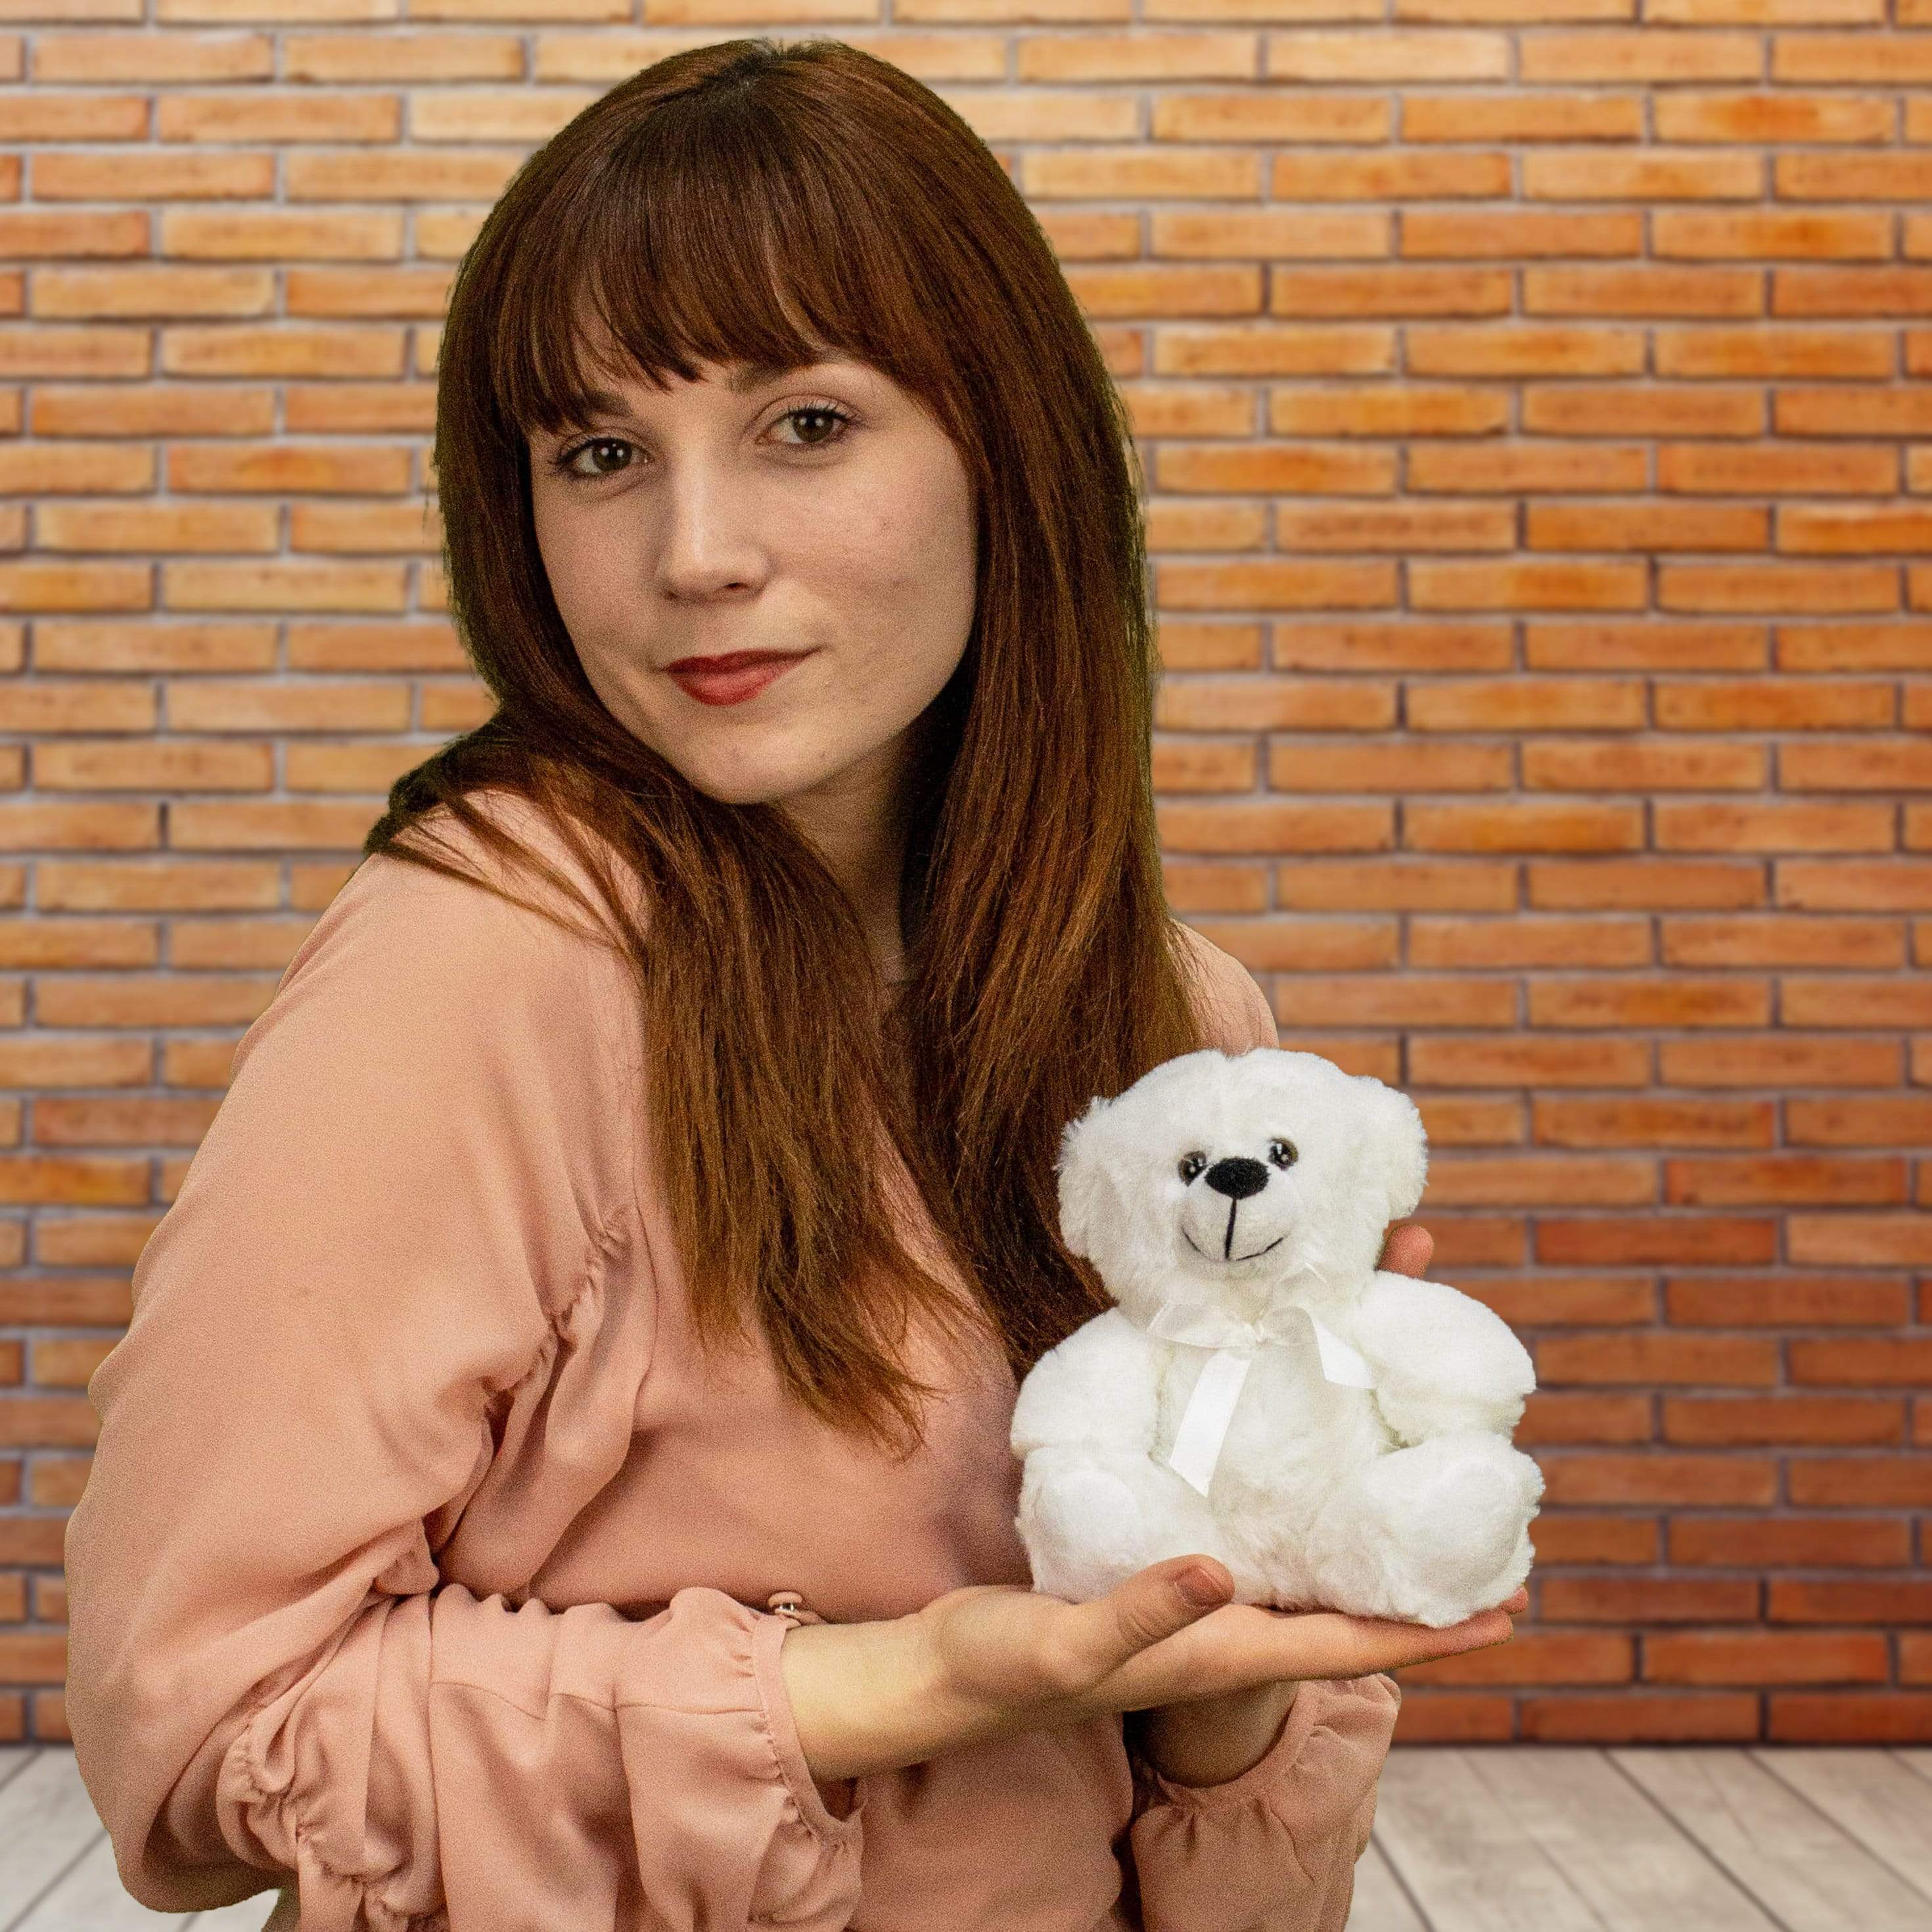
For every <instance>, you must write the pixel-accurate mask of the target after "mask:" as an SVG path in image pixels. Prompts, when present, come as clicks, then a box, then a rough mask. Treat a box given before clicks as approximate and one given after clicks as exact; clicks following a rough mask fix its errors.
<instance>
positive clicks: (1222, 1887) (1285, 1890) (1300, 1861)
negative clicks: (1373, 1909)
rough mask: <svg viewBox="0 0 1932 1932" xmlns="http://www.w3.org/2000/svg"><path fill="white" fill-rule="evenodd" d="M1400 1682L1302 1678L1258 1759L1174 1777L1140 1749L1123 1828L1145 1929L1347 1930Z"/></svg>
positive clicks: (1377, 1676)
mask: <svg viewBox="0 0 1932 1932" xmlns="http://www.w3.org/2000/svg"><path fill="white" fill-rule="evenodd" d="M1401 1703H1402V1691H1401V1690H1400V1687H1399V1686H1398V1685H1397V1683H1396V1681H1395V1679H1394V1678H1393V1677H1391V1676H1389V1675H1388V1673H1386V1672H1382V1671H1378V1672H1376V1673H1374V1674H1373V1675H1372V1676H1367V1677H1340V1678H1322V1677H1311V1678H1309V1679H1306V1680H1305V1681H1304V1682H1303V1683H1302V1684H1301V1686H1300V1688H1298V1690H1297V1691H1296V1692H1295V1702H1294V1703H1292V1705H1291V1706H1289V1713H1288V1717H1287V1720H1286V1722H1285V1723H1284V1724H1283V1726H1282V1731H1281V1736H1280V1737H1279V1738H1277V1739H1276V1740H1275V1742H1274V1746H1273V1748H1271V1750H1270V1751H1269V1752H1268V1755H1267V1756H1266V1757H1264V1758H1263V1759H1262V1760H1261V1762H1260V1763H1259V1764H1257V1765H1255V1766H1253V1767H1252V1768H1251V1769H1249V1770H1247V1771H1245V1772H1243V1773H1242V1774H1241V1776H1240V1777H1239V1778H1230V1779H1229V1781H1228V1782H1227V1783H1226V1784H1208V1785H1186V1784H1173V1783H1172V1782H1171V1781H1169V1780H1168V1779H1166V1778H1163V1777H1162V1776H1161V1775H1160V1773H1159V1772H1157V1771H1156V1770H1154V1768H1153V1767H1152V1766H1151V1765H1149V1764H1148V1763H1147V1761H1146V1760H1145V1759H1144V1758H1142V1757H1140V1756H1139V1754H1138V1753H1132V1754H1130V1761H1131V1763H1132V1764H1133V1772H1134V1786H1135V1817H1134V1820H1133V1824H1132V1825H1131V1826H1130V1828H1129V1831H1128V1842H1129V1844H1130V1848H1131V1849H1132V1851H1133V1863H1134V1871H1135V1874H1136V1879H1137V1881H1138V1883H1139V1892H1140V1909H1141V1920H1142V1924H1143V1926H1144V1927H1145V1932H1343V1928H1344V1927H1346V1925H1347V1924H1348V1922H1349V1906H1350V1904H1351V1903H1352V1900H1353V1899H1354V1897H1355V1861H1356V1860H1357V1859H1358V1858H1360V1857H1361V1855H1362V1854H1363V1852H1364V1851H1366V1850H1367V1849H1368V1843H1369V1834H1370V1831H1371V1829H1373V1826H1374V1823H1375V1817H1376V1789H1377V1786H1378V1783H1379V1780H1380V1778H1381V1776H1382V1764H1383V1762H1384V1760H1385V1759H1386V1758H1387V1757H1388V1747H1389V1740H1390V1739H1391V1736H1393V1735H1394V1730H1395V1721H1396V1713H1397V1710H1398V1709H1399V1708H1400V1705H1401Z"/></svg>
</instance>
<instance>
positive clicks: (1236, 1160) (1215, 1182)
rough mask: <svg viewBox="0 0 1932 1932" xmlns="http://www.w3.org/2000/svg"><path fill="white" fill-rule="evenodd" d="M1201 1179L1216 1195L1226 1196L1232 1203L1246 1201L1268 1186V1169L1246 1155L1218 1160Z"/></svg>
mask: <svg viewBox="0 0 1932 1932" xmlns="http://www.w3.org/2000/svg"><path fill="white" fill-rule="evenodd" d="M1201 1178H1202V1180H1204V1181H1206V1182H1207V1184H1208V1186H1209V1187H1211V1188H1213V1189H1214V1192H1215V1193H1217V1194H1225V1195H1226V1196H1227V1197H1228V1199H1229V1200H1230V1201H1245V1200H1247V1198H1248V1196H1250V1194H1259V1193H1260V1192H1261V1191H1262V1189H1263V1188H1264V1187H1266V1186H1267V1185H1268V1169H1266V1168H1265V1167H1264V1166H1262V1164H1261V1163H1260V1162H1259V1161H1258V1160H1249V1159H1248V1157H1247V1156H1246V1155H1245V1154H1239V1155H1230V1156H1229V1158H1228V1159H1227V1160H1217V1162H1216V1163H1214V1166H1212V1167H1211V1168H1210V1169H1208V1172H1206V1173H1205V1175H1202V1177H1201Z"/></svg>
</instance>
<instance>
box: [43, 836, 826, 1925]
mask: <svg viewBox="0 0 1932 1932" xmlns="http://www.w3.org/2000/svg"><path fill="white" fill-rule="evenodd" d="M513 889H514V888H513ZM598 957H600V955H599V953H598V949H597V947H595V945H594V944H586V942H585V941H583V940H582V939H581V938H573V937H572V936H571V935H568V934H565V933H562V932H558V931H557V929H556V928H555V927H553V926H551V925H550V922H548V921H547V920H545V919H542V918H541V917H540V916H538V915H537V914H535V913H532V912H530V911H528V910H523V909H520V908H518V907H514V906H511V905H508V904H506V903H505V902H504V901H502V900H500V899H499V898H496V897H494V896H493V895H491V894H490V893H489V892H486V891H484V889H481V887H478V886H473V885H470V884H467V883H463V882H462V881H460V880H453V879H449V878H446V877H440V876H438V875H437V874H433V873H431V872H428V871H425V870H423V869H422V868H419V867H417V866H414V865H410V864H409V863H408V862H406V861H404V860H401V859H395V858H392V857H390V856H388V855H386V854H383V853H377V854H376V855H374V856H371V858H369V859H365V861H364V862H363V864H362V867H361V868H359V870H358V871H357V872H356V874H354V875H353V876H352V877H351V879H350V881H349V883H347V885H346V886H344V889H343V890H342V891H341V892H340V893H338V895H337V896H336V898H335V900H334V901H332V904H330V906H329V907H328V909H327V910H326V911H325V913H323V916H322V917H321V918H320V919H319V920H318V921H317V924H316V926H315V927H314V929H312V930H311V932H310V934H309V935H308V937H307V938H306V939H305V941H304V942H303V944H302V947H301V948H300V949H299V951H298V953H297V954H296V957H295V959H293V961H292V962H291V963H290V968H289V970H288V971H287V973H285V974H284V976H283V978H282V980H281V984H280V986H278V989H277V991H276V993H275V997H274V998H273V999H272V1001H270V1003H269V1006H268V1007H267V1008H266V1010H264V1012H263V1014H262V1015H261V1016H260V1018H259V1019H257V1021H256V1022H255V1023H254V1025H253V1026H251V1028H249V1029H248V1031H247V1033H246V1034H245V1036H244V1037H243V1039H242V1041H241V1043H240V1044H239V1047H238V1049H237V1051H236V1056H235V1061H234V1065H233V1079H232V1081H231V1084H230V1085H229V1089H228V1091H227V1093H226V1095H225V1096H224V1097H223V1101H222V1103H221V1105H220V1107H219V1109H217V1114H216V1117H215V1118H214V1121H212V1123H211V1124H210V1127H209V1128H208V1132H207V1133H206V1135H205V1136H204V1138H203V1139H202V1143H201V1145H200V1146H199V1148H198V1149H197V1151H196V1154H195V1156H194V1158H193V1160H192V1162H191V1163H190V1166H189V1169H188V1171H187V1175H186V1176H185V1178H184V1181H183V1183H182V1185H181V1189H180V1191H179V1193H178V1196H177V1198H176V1199H175V1202H173V1204H172V1206H171V1207H170V1208H169V1210H168V1211H167V1212H166V1214H164V1215H163V1217H162V1220H161V1221H160V1224H159V1225H158V1226H157V1228H156V1229H155V1230H154V1233H153V1235H152V1236H151V1238H150V1239H149V1241H148V1244H147V1245H146V1247H145V1248H144V1249H143V1250H142V1253H141V1255H140V1257H139V1261H138V1262H137V1264H136V1268H135V1271H134V1278H133V1293H134V1310H133V1318H132V1320H131V1321H130V1324H129V1326H128V1328H127V1334H126V1335H125V1337H124V1338H123V1339H122V1340H121V1341H119V1342H118V1343H117V1344H116V1345H115V1347H114V1348H113V1349H112V1350H111V1351H110V1352H109V1354H108V1355H107V1356H106V1358H104V1360H103V1361H102V1362H101V1364H100V1366H99V1367H98V1369H97V1370H96V1371H95V1375H94V1377H93V1379H92V1381H91V1382H90V1383H89V1387H88V1394H89V1399H90V1400H91V1402H92V1405H93V1406H94V1409H95V1412H96V1414H97V1415H98V1418H99V1423H100V1429H99V1433H98V1442H97V1445H96V1448H95V1457H94V1463H93V1467H92V1473H91V1475H90V1476H89V1481H88V1483H87V1485H86V1490H85V1492H84V1493H83V1496H82V1497H81V1499H80V1503H79V1505H77V1507H76V1508H75V1509H74V1512H73V1514H72V1515H71V1517H70V1519H69V1521H68V1529H67V1545H66V1559H67V1577H68V1592H69V1598H70V1602H69V1610H70V1625H69V1646H70V1649H69V1671H68V1684H67V1713H68V1724H69V1728H70V1730H71V1734H72V1736H73V1739H74V1750H75V1755H76V1758H77V1763H78V1766H79V1769H80V1773H81V1776H82V1778H83V1782H84V1783H85V1784H86V1787H87V1790H88V1792H89V1796H90V1797H91V1798H92V1800H93V1802H94V1804H95V1808H96V1809H97V1810H98V1811H99V1813H100V1814H101V1818H102V1820H103V1821H104V1823H105V1824H106V1826H107V1829H108V1832H109V1833H110V1837H111V1838H112V1841H113V1846H114V1854H115V1864H116V1867H117V1869H118V1873H119V1876H120V1878H121V1883H122V1884H123V1885H124V1886H125V1888H127V1891H129V1892H130V1893H131V1894H133V1897H135V1898H136V1900H139V1902H140V1903H142V1904H144V1905H146V1906H151V1907H152V1908H154V1909H157V1910H160V1911H164V1912H184V1911H196V1910H201V1909H209V1908H212V1907H216V1906H221V1905H224V1904H227V1903H233V1902H236V1901H238V1900H242V1899H243V1898H246V1897H250V1896H251V1895H253V1894H255V1893H257V1892H259V1891H264V1890H266V1889H268V1888H270V1887H271V1886H276V1885H279V1886H280V1887H281V1889H282V1891H283V1894H284V1898H283V1901H282V1904H281V1906H279V1907H278V1910H277V1912H276V1915H275V1919H274V1920H273V1921H272V1922H273V1923H275V1924H294V1923H295V1922H296V1915H299V1922H300V1924H301V1926H302V1932H365V1928H371V1932H447V1928H448V1927H449V1926H451V1925H452V1924H454V1925H456V1926H458V1927H463V1928H465V1932H471V1928H475V1932H482V1928H487V1927H511V1926H516V1927H526V1926H536V1925H544V1926H557V1927H563V1926H568V1927H573V1928H576V1932H599V1928H606V1927H613V1926H616V1925H618V1924H625V1925H628V1924H640V1923H643V1922H644V1921H646V1920H647V1921H649V1923H651V1924H654V1925H662V1926H664V1927H673V1926H676V1927H697V1926H725V1925H731V1926H745V1925H746V1924H764V1923H781V1924H784V1925H786V1926H787V1927H793V1928H797V1929H798V1932H838V1928H841V1927H844V1926H845V1925H846V1924H847V1923H848V1921H849V1920H850V1916H851V1915H852V1913H853V1911H854V1909H856V1904H857V1900H858V1896H859V1879H858V1865H859V1842H860V1832H861V1826H860V1822H859V1817H858V1809H859V1808H858V1807H857V1806H855V1807H854V1808H853V1811H852V1813H851V1814H850V1815H849V1816H847V1817H844V1818H840V1817H835V1816H834V1815H833V1814H832V1812H831V1811H830V1810H829V1808H828V1807H827V1805H826V1802H825V1800H824V1798H823V1795H822V1793H820V1790H819V1787H817V1785H816V1784H814V1781H813V1779H812V1778H811V1775H810V1772H809V1769H808V1766H807V1764H806V1763H805V1759H804V1757H803V1755H802V1751H801V1750H800V1748H799V1740H798V1736H797V1733H796V1730H795V1729H794V1727H793V1719H792V1714H791V1711H790V1706H789V1703H788V1702H787V1698H786V1694H785V1690H784V1679H783V1678H782V1676H781V1673H780V1671H779V1667H778V1646H779V1645H780V1643H781V1642H782V1640H783V1639H784V1635H785V1634H786V1631H787V1629H788V1628H789V1626H788V1625H787V1623H786V1622H784V1620H783V1619H779V1618H778V1617H775V1616H768V1615H766V1613H763V1612H762V1611H755V1610H751V1609H748V1608H747V1607H745V1606H744V1605H743V1604H739V1602H738V1601H736V1599H734V1598H732V1597H730V1596H729V1595H727V1594H725V1593H724V1592H721V1591H718V1590H715V1589H708V1588H702V1587H693V1588H688V1589H682V1590H680V1591H679V1592H677V1593H676V1595H674V1596H673V1598H671V1600H670V1602H669V1604H668V1605H667V1607H664V1609H663V1610H661V1611H659V1612H658V1613H657V1614H655V1615H652V1616H646V1617H643V1618H632V1617H628V1616H625V1615H623V1614H622V1613H619V1611H618V1610H616V1609H615V1608H614V1607H612V1606H610V1605H609V1604H577V1605H571V1606H567V1607H562V1608H560V1609H557V1610H552V1609H550V1607H547V1605H546V1604H544V1603H543V1602H542V1601H540V1600H536V1599H532V1600H530V1601H525V1602H523V1603H522V1604H519V1605H516V1606H514V1607H513V1606H512V1605H511V1603H510V1602H509V1601H507V1600H506V1598H505V1595H503V1594H502V1592H490V1593H488V1594H486V1595H481V1596H478V1595H473V1594H472V1592H470V1591H469V1589H465V1588H464V1587H463V1586H460V1585H458V1584H456V1583H447V1584H446V1583H444V1582H443V1579H442V1577H441V1574H440V1571H439V1570H438V1568H437V1553H438V1551H440V1550H441V1549H442V1548H443V1546H444V1545H445V1544H446V1543H447V1542H448V1541H449V1538H451V1536H452V1535H454V1534H455V1532H456V1531H457V1529H458V1526H459V1523H460V1518H461V1517H462V1514H463V1509H464V1508H465V1506H466V1504H467V1503H468V1502H469V1499H470V1498H471V1497H472V1496H473V1495H474V1494H475V1492H476V1490H477V1489H478V1487H479V1485H481V1484H482V1483H483V1482H484V1481H485V1480H486V1479H487V1478H488V1475H489V1472H490V1466H491V1464H492V1462H493V1460H494V1458H495V1457H496V1454H497V1451H498V1450H499V1447H500V1445H501V1443H502V1440H503V1439H504V1437H505V1435H506V1434H507V1433H508V1432H511V1431H513V1430H514V1431H516V1432H518V1436H519V1439H521V1437H522V1436H524V1435H526V1434H528V1433H531V1432H535V1433H538V1434H539V1435H541V1436H544V1438H545V1439H544V1449H543V1454H544V1457H545V1459H546V1465H547V1467H550V1468H553V1469H567V1472H568V1475H569V1476H570V1477H571V1479H572V1480H573V1481H579V1480H580V1481H583V1482H585V1483H587V1484H588V1485H589V1489H590V1490H592V1492H594V1490H595V1488H596V1487H600V1486H601V1484H603V1483H604V1482H605V1481H608V1480H610V1478H612V1477H613V1476H614V1475H616V1466H606V1464H607V1463H620V1462H621V1454H622V1445H621V1444H619V1445H617V1447H616V1450H615V1451H612V1450H611V1449H610V1445H604V1444H601V1443H598V1442H590V1441H587V1440H586V1439H585V1438H584V1436H583V1434H582V1433H581V1432H580V1431H579V1432H575V1433H574V1432H573V1424H572V1418H573V1415H574V1413H576V1412H578V1410H579V1409H580V1397H581V1396H582V1394H583V1391H585V1390H586V1388H589V1387H590V1386H592V1384H593V1383H594V1382H598V1381H601V1380H602V1379H604V1378H607V1377H610V1376H618V1377H628V1378H631V1379H637V1378H640V1377H641V1376H642V1375H643V1372H644V1370H645V1367H646V1364H647V1362H648V1358H649V1337H650V1334H651V1331H652V1325H653V1322H652V1316H653V1310H652V1306H651V1302H650V1293H649V1282H648V1279H646V1281H645V1282H644V1283H643V1286H642V1287H641V1289H639V1290H638V1291H637V1292H634V1293H633V1292H631V1291H630V1289H629V1287H628V1279H629V1278H628V1276H627V1277H626V1280H627V1286H626V1290H625V1293H623V1294H622V1295H619V1294H617V1293H616V1292H615V1291H614V1290H613V1292H611V1293H610V1295H608V1297H607V1294H606V1279H605V1273H604V1264H605V1259H606V1256H607V1250H608V1249H609V1246H610V1238H611V1235H612V1232H613V1229H615V1228H616V1226H618V1224H619V1221H620V1220H621V1218H622V1217H623V1216H624V1215H625V1213H626V1212H627V1211H629V1208H630V1202H629V1200H628V1194H629V1189H630V1182H631V1166H630V1163H631V1159H632V1157H634V1151H635V1136H636V1133H637V1127H636V1123H635V1121H634V1119H633V1120H631V1123H630V1125H629V1127H628V1129H627V1128H625V1127H622V1126H619V1127H618V1128H617V1129H616V1131H614V1132H613V1131H612V1127H611V1124H612V1123H613V1121H624V1120H625V1119H626V1118H628V1116H629V1115H630V1112H631V1109H630V1107H629V1104H628V1095H629V1094H630V1092H631V1091H634V1089H633V1088H632V1085H631V1077H632V1074H633V1073H634V1070H629V1071H627V1070H625V1068H623V1067H622V1066H620V1064H619V1056H618V1055H616V1054H614V1053H613V1050H612V1037H611V1031H610V1028H607V1027H605V1028H600V1027H599V1025H598V1024H596V1019H597V1017H598V1014H599V1013H604V1016H605V1017H606V1018H607V1016H608V1011H607V1010H608V1001H607V998H604V992H607V988H605V989H603V991H602V992H600V987H601V986H602V983H601V982H600V983H598V985H596V986H593V984H592V980H591V977H590V973H591V971H592V969H591V968H587V967H586V965H585V964H584V963H583V962H585V961H586V959H593V958H598ZM601 957H602V958H605V959H608V958H609V957H610V956H608V955H601ZM596 970H597V971H602V970H604V969H602V968H597V969H596ZM616 970H619V971H621V968H617V969H616ZM573 1460H574V1463H576V1464H577V1465H578V1466H576V1467H568V1466H569V1465H571V1463H573ZM643 1528H644V1526H640V1530H641V1529H643ZM543 1555H544V1552H543V1551H541V1550H534V1551H531V1552H529V1553H520V1555H519V1563H520V1565H523V1574H524V1575H527V1574H529V1573H530V1572H532V1571H533V1570H534V1568H535V1565H536V1564H537V1563H538V1562H540V1560H541V1557H542V1556H543ZM524 1556H527V1558H528V1562H527V1564H526V1565H525V1564H523V1558H524ZM522 1581H523V1576H518V1577H509V1576H506V1577H505V1589H516V1588H517V1587H518V1586H519V1585H520V1583H521V1582H522ZM291 1893H293V1894H295V1896H294V1897H293V1898H292V1897H290V1894H291ZM291 1906H293V1908H294V1913H293V1914H292V1913H291V1912H290V1907H291Z"/></svg>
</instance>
